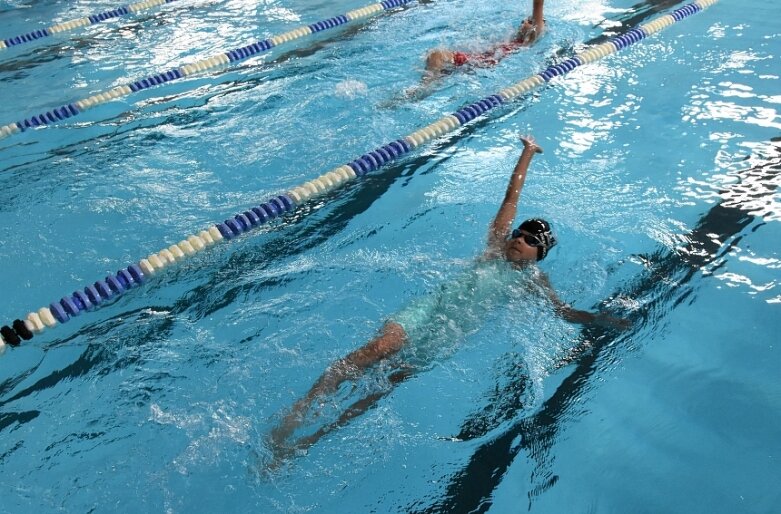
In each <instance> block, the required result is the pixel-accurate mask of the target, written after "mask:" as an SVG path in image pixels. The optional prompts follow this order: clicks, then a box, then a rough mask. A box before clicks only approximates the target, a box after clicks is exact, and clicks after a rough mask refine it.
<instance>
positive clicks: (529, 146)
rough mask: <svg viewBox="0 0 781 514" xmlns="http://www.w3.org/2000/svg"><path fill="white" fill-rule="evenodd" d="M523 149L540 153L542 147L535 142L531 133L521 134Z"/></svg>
mask: <svg viewBox="0 0 781 514" xmlns="http://www.w3.org/2000/svg"><path fill="white" fill-rule="evenodd" d="M520 139H521V141H522V142H523V148H524V150H529V151H530V152H534V153H542V147H541V146H540V145H538V144H537V142H536V141H535V140H534V138H533V137H532V136H531V135H526V136H521V138H520Z"/></svg>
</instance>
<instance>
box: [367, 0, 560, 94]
mask: <svg viewBox="0 0 781 514" xmlns="http://www.w3.org/2000/svg"><path fill="white" fill-rule="evenodd" d="M543 2H544V0H534V3H533V7H532V15H531V16H529V17H528V18H525V19H524V20H523V21H522V22H521V26H520V27H518V30H517V31H516V32H515V35H514V36H513V37H512V39H510V41H502V42H500V43H497V44H494V45H493V46H491V47H490V48H488V49H486V50H483V51H481V52H474V53H468V52H459V51H454V50H448V49H443V48H438V49H435V50H431V51H430V52H429V53H428V55H427V56H426V70H425V71H424V73H423V77H422V79H421V82H420V84H417V85H415V86H412V87H409V88H407V89H405V90H404V91H403V92H402V93H401V94H399V95H396V96H395V97H394V98H392V99H391V100H389V101H387V102H385V103H383V104H381V105H380V106H381V107H383V108H388V107H395V106H397V105H399V104H401V103H403V102H405V101H409V100H421V99H423V98H425V97H426V96H428V95H429V94H431V93H432V88H433V84H434V83H435V82H436V81H437V80H439V79H441V78H442V77H444V76H445V75H448V74H450V73H452V72H453V71H454V70H456V69H457V68H462V67H477V68H487V67H491V66H495V65H496V64H498V63H499V61H501V60H502V59H504V58H505V57H507V56H508V55H510V54H511V53H513V52H515V51H516V50H518V49H519V48H522V47H526V46H531V45H533V44H534V43H535V42H536V41H537V40H538V39H539V38H540V37H541V36H542V33H543V32H544V30H545V19H544V18H543Z"/></svg>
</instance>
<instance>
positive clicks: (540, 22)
mask: <svg viewBox="0 0 781 514" xmlns="http://www.w3.org/2000/svg"><path fill="white" fill-rule="evenodd" d="M543 3H544V0H534V6H533V9H534V10H533V11H532V19H533V20H534V26H535V27H537V37H539V36H540V35H542V31H543V30H544V29H545V17H544V16H543V13H542V11H543Z"/></svg>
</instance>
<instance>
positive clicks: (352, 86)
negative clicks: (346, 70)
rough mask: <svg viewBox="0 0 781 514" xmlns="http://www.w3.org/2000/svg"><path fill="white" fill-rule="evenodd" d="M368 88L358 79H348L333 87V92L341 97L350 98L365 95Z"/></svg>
mask: <svg viewBox="0 0 781 514" xmlns="http://www.w3.org/2000/svg"><path fill="white" fill-rule="evenodd" d="M368 90H369V88H368V87H366V83H365V82H361V81H360V80H350V79H348V80H343V81H342V82H339V83H338V84H337V85H336V87H335V88H334V93H336V94H337V95H338V96H341V97H343V98H350V99H352V98H356V97H358V96H364V95H366V93H367V91H368Z"/></svg>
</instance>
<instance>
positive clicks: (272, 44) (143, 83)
mask: <svg viewBox="0 0 781 514" xmlns="http://www.w3.org/2000/svg"><path fill="white" fill-rule="evenodd" d="M155 1H156V2H163V1H164V0H155ZM168 1H173V0H168ZM412 1H413V0H388V1H385V2H382V3H376V4H370V5H367V6H365V7H361V8H360V9H355V10H352V11H350V12H347V13H345V14H340V15H338V16H334V17H332V18H328V19H327V20H323V21H319V22H317V23H313V24H311V25H306V26H303V27H299V28H297V29H294V30H291V31H288V32H285V33H284V34H280V35H278V36H273V37H270V38H267V39H264V40H262V41H256V42H254V43H251V44H249V45H245V46H242V47H239V48H234V49H232V50H228V51H227V52H222V53H219V54H216V55H213V56H211V57H206V58H204V59H201V60H199V61H196V62H194V63H191V64H185V65H183V66H180V67H179V68H175V69H172V70H167V71H164V72H162V73H157V74H154V75H150V76H149V77H144V78H142V79H139V80H135V81H132V82H128V83H126V84H124V85H121V86H117V87H115V88H113V89H111V90H109V91H103V92H101V93H97V94H95V95H92V96H90V97H88V98H83V99H81V100H77V101H75V102H71V103H68V104H64V105H61V106H60V107H55V108H54V109H52V110H50V111H47V112H44V113H42V114H37V115H34V116H30V117H29V118H25V119H22V120H20V121H17V122H14V123H9V124H7V125H4V126H2V127H0V139H3V138H5V137H8V136H10V135H13V134H17V133H21V132H25V131H27V130H28V129H31V128H40V127H45V126H48V125H51V124H52V123H56V122H58V121H62V120H64V119H67V118H70V117H72V116H76V115H78V114H80V113H82V112H83V111H85V110H87V109H90V108H92V107H95V106H97V105H100V104H103V103H106V102H110V101H113V100H116V99H118V98H122V97H125V96H128V95H130V94H133V93H137V92H139V91H143V90H145V89H149V88H152V87H156V86H159V85H162V84H165V83H167V82H171V81H174V80H179V79H183V78H185V77H189V76H191V75H196V74H200V73H204V72H206V71H209V70H212V69H214V68H217V67H220V66H225V65H229V64H234V63H237V62H240V61H243V60H246V59H249V58H251V57H254V56H256V55H258V54H261V53H264V52H268V51H270V50H271V49H272V48H276V47H278V46H280V45H282V44H285V43H288V42H290V41H294V40H296V39H299V38H301V37H305V36H309V35H312V34H316V33H318V32H322V31H324V30H330V29H333V28H335V27H338V26H340V25H344V24H345V23H348V22H351V21H355V20H359V19H361V18H365V17H368V16H374V15H376V14H378V13H381V12H385V11H389V10H391V9H393V8H395V7H401V6H403V5H406V4H408V3H411V2H412ZM147 3H148V2H147ZM134 5H135V4H134Z"/></svg>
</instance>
